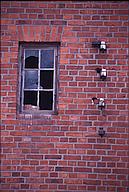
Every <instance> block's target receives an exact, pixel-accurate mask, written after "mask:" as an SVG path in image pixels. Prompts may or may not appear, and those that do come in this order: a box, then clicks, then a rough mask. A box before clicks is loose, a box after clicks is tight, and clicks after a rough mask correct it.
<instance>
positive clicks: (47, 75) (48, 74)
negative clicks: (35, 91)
mask: <svg viewBox="0 0 129 192" xmlns="http://www.w3.org/2000/svg"><path fill="white" fill-rule="evenodd" d="M53 73H54V71H53V70H49V71H48V70H44V71H40V86H41V88H43V89H53Z"/></svg>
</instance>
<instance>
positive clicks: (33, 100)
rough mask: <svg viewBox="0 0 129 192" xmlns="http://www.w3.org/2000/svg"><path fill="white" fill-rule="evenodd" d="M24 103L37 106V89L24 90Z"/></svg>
mask: <svg viewBox="0 0 129 192" xmlns="http://www.w3.org/2000/svg"><path fill="white" fill-rule="evenodd" d="M24 105H32V106H37V91H24Z"/></svg>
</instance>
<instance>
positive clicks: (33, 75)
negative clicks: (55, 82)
mask: <svg viewBox="0 0 129 192" xmlns="http://www.w3.org/2000/svg"><path fill="white" fill-rule="evenodd" d="M37 88H38V71H34V70H27V71H25V80H24V89H37Z"/></svg>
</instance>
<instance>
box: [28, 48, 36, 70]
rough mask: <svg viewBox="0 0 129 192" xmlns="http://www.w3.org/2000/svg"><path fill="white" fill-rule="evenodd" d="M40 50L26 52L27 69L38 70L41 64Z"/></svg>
mask: <svg viewBox="0 0 129 192" xmlns="http://www.w3.org/2000/svg"><path fill="white" fill-rule="evenodd" d="M38 57H39V51H38V50H26V51H25V68H38V62H39V58H38Z"/></svg>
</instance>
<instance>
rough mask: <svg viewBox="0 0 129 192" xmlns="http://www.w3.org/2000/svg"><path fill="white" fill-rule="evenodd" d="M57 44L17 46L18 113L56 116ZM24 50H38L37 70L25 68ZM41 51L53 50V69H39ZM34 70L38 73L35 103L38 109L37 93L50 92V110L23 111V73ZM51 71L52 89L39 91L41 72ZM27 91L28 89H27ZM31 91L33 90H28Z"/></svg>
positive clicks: (21, 44)
mask: <svg viewBox="0 0 129 192" xmlns="http://www.w3.org/2000/svg"><path fill="white" fill-rule="evenodd" d="M59 46H60V44H59V43H20V44H19V74H18V75H19V91H18V93H19V96H18V111H19V113H28V114H38V113H40V114H57V98H58V96H57V93H58V83H59V79H58V76H59V70H58V68H59V65H58V61H59ZM25 50H38V56H39V57H38V58H39V61H38V65H39V66H38V68H37V69H35V68H25ZM41 50H54V63H53V68H41ZM27 70H35V71H38V88H37V89H34V90H35V91H36V92H37V103H38V107H39V92H40V91H41V92H42V91H48V92H50V91H52V92H53V101H52V110H40V109H38V110H31V109H30V110H25V109H24V91H26V90H27V89H25V87H24V79H25V71H27ZM47 70H48V71H50V70H51V71H53V88H52V89H40V87H39V79H40V75H41V74H40V72H41V71H47ZM28 90H29V89H28ZM30 90H31V91H32V90H33V89H30Z"/></svg>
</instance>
